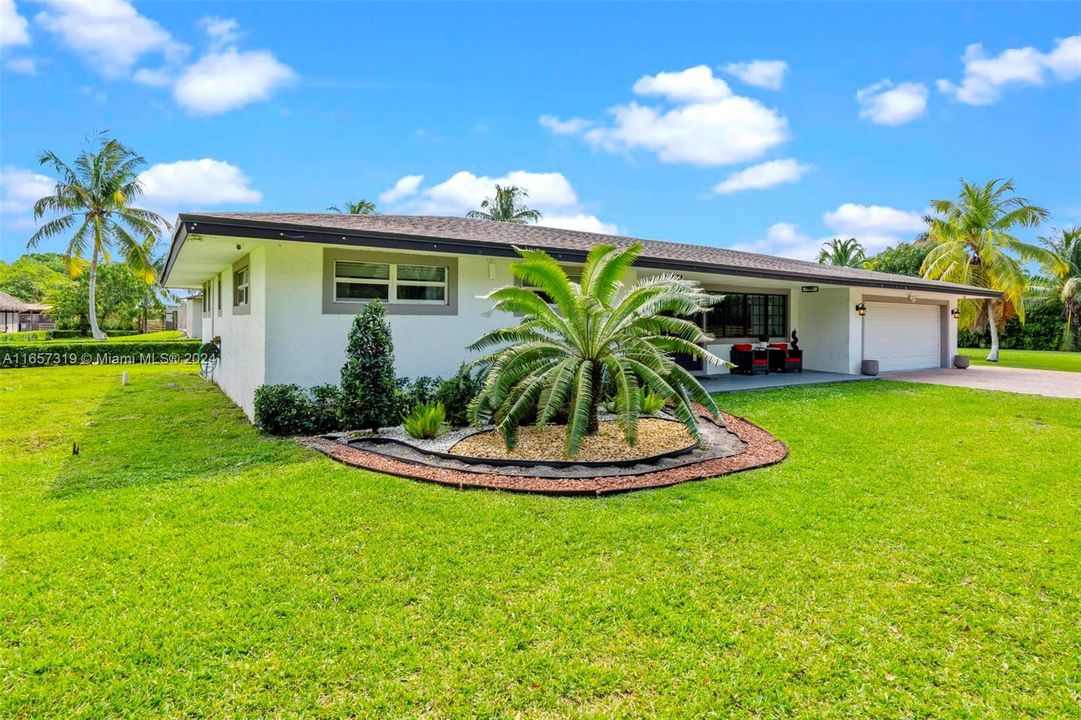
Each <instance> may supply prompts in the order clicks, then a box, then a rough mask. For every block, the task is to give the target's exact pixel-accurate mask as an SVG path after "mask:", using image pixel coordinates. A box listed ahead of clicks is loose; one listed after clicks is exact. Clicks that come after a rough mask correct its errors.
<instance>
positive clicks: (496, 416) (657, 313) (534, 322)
mask: <svg viewBox="0 0 1081 720" xmlns="http://www.w3.org/2000/svg"><path fill="white" fill-rule="evenodd" d="M641 252H642V248H641V246H640V245H633V246H631V247H629V248H625V249H622V250H620V249H618V248H616V247H615V246H614V245H604V244H600V245H595V246H594V247H593V249H592V250H590V252H589V255H588V256H587V257H586V262H585V265H584V266H583V267H582V277H581V283H580V284H579V283H573V282H571V281H570V279H569V278H568V277H567V274H566V273H565V272H564V271H563V268H561V267H560V266H559V263H557V262H556V261H555V260H554V259H553V258H552V257H551V256H550V255H548V254H547V253H545V252H543V251H540V250H519V251H518V253H519V255H521V256H522V259H521V260H520V261H518V262H515V263H512V264H511V271H512V272H513V273H514V276H515V277H516V278H517V279H518V280H519V281H520V282H521V284H522V286H528V287H518V286H510V287H505V288H501V289H499V290H496V291H494V292H493V293H491V294H490V295H489V296H488V297H489V298H490V299H492V300H494V301H495V308H494V310H501V311H503V312H510V313H517V314H519V315H522V316H523V318H522V322H521V323H520V324H518V325H515V326H512V327H507V328H503V329H500V330H495V331H493V332H490V333H488V334H486V335H484V336H483V337H481V338H480V339H479V340H477V341H476V342H475V343H473V345H472V346H470V349H472V350H483V349H486V348H491V347H498V348H499V349H498V350H496V351H494V352H492V353H491V354H489V355H487V356H485V357H482V358H480V359H479V360H477V361H475V363H474V364H475V365H480V366H482V367H487V368H488V369H489V371H488V374H487V376H486V377H485V381H484V386H483V388H482V389H481V392H480V394H479V395H477V397H476V398H475V399H474V401H473V404H472V405H471V407H470V415H471V420H472V421H473V422H474V423H478V424H479V423H482V422H487V421H489V420H492V421H494V422H495V424H496V428H497V429H498V430H499V432H500V434H501V435H502V436H503V440H504V442H505V443H506V445H507V448H508V449H513V448H514V445H515V443H516V441H517V431H518V427H519V425H521V424H522V423H523V422H524V421H525V420H526V418H527V417H528V416H530V415H531V414H533V413H535V414H536V424H537V425H538V426H540V427H543V426H544V425H545V424H547V423H548V422H549V421H551V420H552V419H553V418H554V417H556V416H557V415H559V414H561V413H562V412H567V415H568V417H569V418H570V422H569V424H568V426H567V436H566V442H565V446H564V451H565V453H566V455H567V457H569V458H570V457H574V455H575V454H576V453H577V452H578V449H579V447H580V446H581V444H582V440H583V439H584V438H585V436H586V435H591V434H594V433H596V432H597V430H598V427H599V422H598V415H597V412H598V407H599V406H600V404H601V402H602V401H605V400H606V398H604V397H602V396H603V393H604V388H605V387H606V386H607V387H612V388H615V397H614V399H613V401H612V404H613V405H614V406H615V409H616V416H617V420H618V422H619V426H620V429H621V430H622V432H623V437H624V439H625V440H626V441H627V443H628V444H631V445H633V444H634V443H635V441H636V439H637V431H638V415H639V412H640V410H641V407H642V396H643V392H644V390H649V391H652V392H654V393H656V394H658V395H660V396H662V397H663V398H664V399H665V400H666V401H667V402H669V403H671V404H672V405H673V407H674V412H675V414H676V416H677V417H678V418H679V419H680V420H681V421H682V422H683V424H684V425H685V426H686V427H687V430H688V431H689V432H690V433H691V435H692V436H694V437H695V439H698V440H700V438H699V434H698V426H697V422H696V418H695V413H694V410H692V408H691V404H690V403H691V401H697V402H699V403H701V404H702V405H704V406H706V407H707V408H709V410H710V412H711V413H713V414H714V415H716V413H717V406H716V405H715V404H714V402H713V399H712V398H711V397H710V395H709V393H707V392H706V391H705V390H703V389H702V386H701V385H700V384H699V383H698V380H696V379H695V378H694V377H693V376H691V374H690V373H688V372H687V371H686V370H684V369H683V368H682V367H680V366H679V365H678V364H676V362H675V361H674V360H673V359H672V353H687V354H689V355H692V356H694V357H698V358H702V359H704V360H708V361H709V362H711V363H714V364H717V365H724V364H725V362H724V361H723V360H721V359H720V358H718V357H716V356H715V355H713V354H712V353H710V352H708V351H707V350H705V349H703V348H702V347H701V345H702V344H704V343H705V342H706V341H708V340H709V339H710V338H709V336H708V335H706V334H705V333H703V332H702V330H701V328H699V327H698V324H697V323H696V322H694V321H692V320H686V319H683V318H684V317H685V316H696V315H698V314H699V313H702V312H703V311H705V310H707V309H709V308H710V307H712V306H713V305H714V304H715V303H716V302H717V301H718V300H719V299H720V298H719V297H718V296H716V295H710V294H708V293H705V292H703V291H702V289H701V288H700V287H699V286H698V284H697V283H696V282H693V281H690V280H684V279H682V278H680V277H678V276H675V275H661V276H657V277H652V278H648V279H645V280H642V281H640V282H638V283H637V284H636V285H634V286H633V287H631V288H629V289H628V290H627V292H626V293H624V294H622V295H621V296H619V294H620V290H622V287H623V284H622V283H621V282H620V278H622V277H623V274H624V273H625V272H626V270H627V268H629V267H630V266H631V265H632V264H633V263H634V261H635V259H636V258H637V257H638V255H639V254H640V253H641ZM529 288H536V289H535V290H534V289H529ZM540 293H543V294H544V296H543V297H542V295H541V294H540ZM546 298H550V300H551V303H552V304H549V300H548V299H546Z"/></svg>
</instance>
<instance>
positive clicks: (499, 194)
mask: <svg viewBox="0 0 1081 720" xmlns="http://www.w3.org/2000/svg"><path fill="white" fill-rule="evenodd" d="M528 197H529V193H528V192H526V191H525V189H524V188H520V187H518V186H517V185H508V186H506V187H503V186H501V185H496V186H495V197H494V198H484V200H482V201H481V203H480V210H470V211H469V212H467V213H466V214H465V216H466V217H467V218H470V219H472V220H496V221H498V222H509V223H517V224H519V225H524V224H526V223H531V222H538V221H539V220H540V219H541V214H540V211H539V210H531V209H530V208H528V207H526V206H525V205H524V204H523V201H524V200H525V199H526V198H528Z"/></svg>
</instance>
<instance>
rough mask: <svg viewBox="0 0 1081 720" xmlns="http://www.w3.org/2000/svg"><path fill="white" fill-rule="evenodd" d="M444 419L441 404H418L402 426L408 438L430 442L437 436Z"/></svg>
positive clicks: (443, 410) (444, 414) (444, 415)
mask: <svg viewBox="0 0 1081 720" xmlns="http://www.w3.org/2000/svg"><path fill="white" fill-rule="evenodd" d="M445 417H446V410H445V409H444V408H443V403H438V402H437V403H420V404H418V405H417V406H416V407H415V408H413V412H412V413H410V414H409V416H408V417H406V418H405V419H404V421H403V422H402V426H403V427H404V428H405V431H406V432H407V433H409V436H410V437H414V438H417V439H418V440H419V439H428V440H430V439H431V438H434V437H435V436H436V435H438V434H439V428H441V427H442V426H443V420H444V418H445Z"/></svg>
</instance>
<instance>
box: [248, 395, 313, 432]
mask: <svg viewBox="0 0 1081 720" xmlns="http://www.w3.org/2000/svg"><path fill="white" fill-rule="evenodd" d="M255 426H256V427H257V428H259V429H260V430H262V431H263V432H265V433H267V434H268V435H310V434H311V433H312V432H314V431H315V419H314V417H313V413H312V401H311V397H310V396H309V394H308V393H307V392H305V390H304V389H303V388H302V387H300V386H299V385H262V386H260V387H259V388H258V389H256V391H255Z"/></svg>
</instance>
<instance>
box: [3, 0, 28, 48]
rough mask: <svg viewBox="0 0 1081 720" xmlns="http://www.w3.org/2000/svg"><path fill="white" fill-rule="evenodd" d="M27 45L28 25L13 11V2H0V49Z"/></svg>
mask: <svg viewBox="0 0 1081 720" xmlns="http://www.w3.org/2000/svg"><path fill="white" fill-rule="evenodd" d="M29 44H30V28H29V23H27V22H26V18H24V17H23V16H22V15H20V14H19V13H18V11H17V10H16V9H15V0H0V47H9V46H11V45H29Z"/></svg>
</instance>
